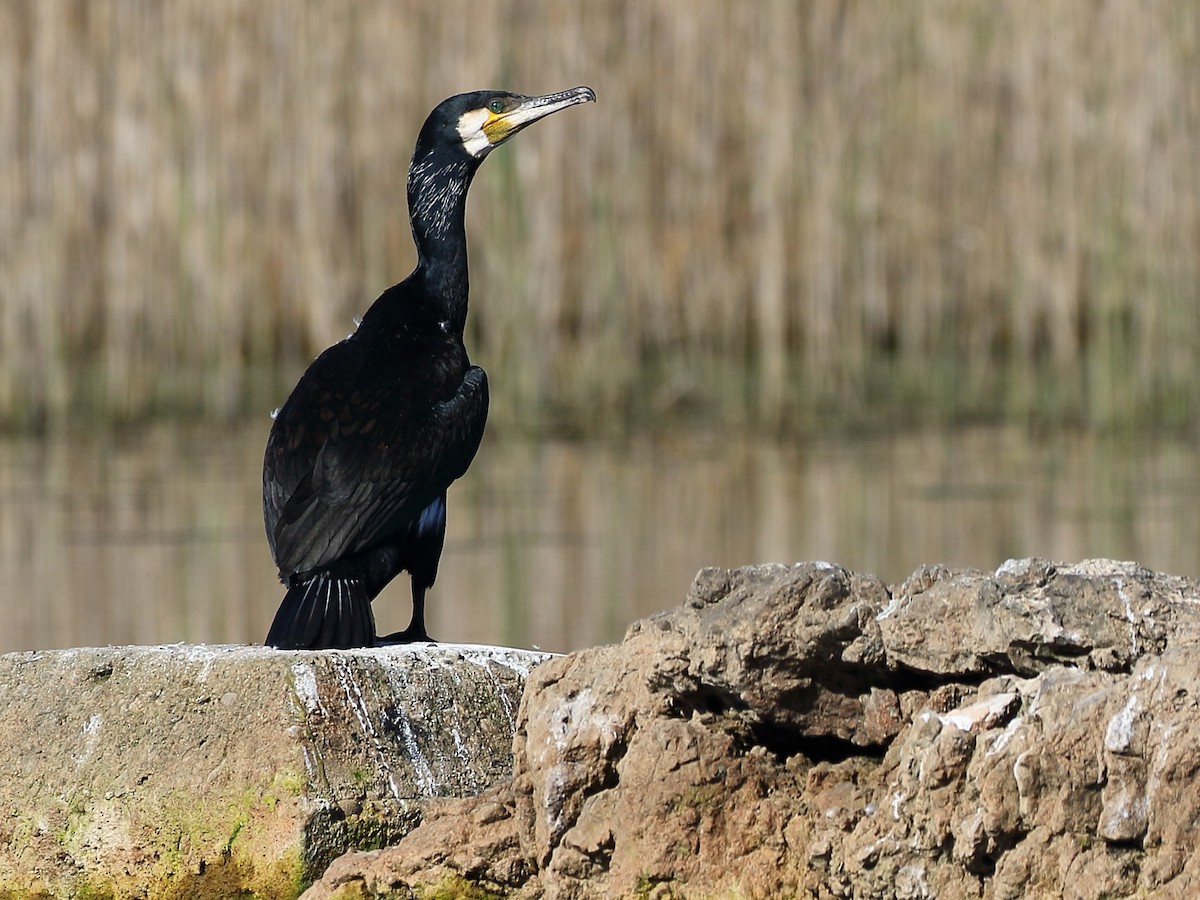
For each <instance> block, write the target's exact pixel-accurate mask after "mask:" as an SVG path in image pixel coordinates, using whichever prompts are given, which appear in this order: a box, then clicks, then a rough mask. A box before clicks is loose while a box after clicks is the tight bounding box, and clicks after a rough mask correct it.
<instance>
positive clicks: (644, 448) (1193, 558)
mask: <svg viewBox="0 0 1200 900" xmlns="http://www.w3.org/2000/svg"><path fill="white" fill-rule="evenodd" d="M268 425H269V423H265V422H255V423H253V424H252V425H248V426H246V427H244V428H239V429H229V428H223V429H217V430H212V429H205V430H199V429H188V428H181V427H178V426H171V427H160V428H157V429H155V430H148V431H139V432H137V433H135V434H126V435H121V436H112V435H108V436H103V437H99V436H73V437H71V438H70V439H63V440H53V441H45V440H18V439H4V440H3V442H0V651H7V650H18V649H36V648H50V647H68V646H84V645H104V644H151V643H172V642H176V641H188V642H232V643H257V642H260V641H261V640H262V638H263V636H264V635H265V634H266V630H267V626H268V625H269V624H270V620H271V617H272V615H273V613H274V611H275V607H276V605H277V604H278V603H279V600H280V598H281V597H282V593H283V592H282V589H281V587H280V586H279V584H278V583H277V581H276V579H275V572H274V569H273V566H272V564H271V561H270V556H269V553H268V551H267V545H266V539H265V538H264V536H263V532H262V518H261V507H260V497H259V490H260V486H259V477H260V465H261V458H262V456H261V454H262V447H263V443H264V441H265V439H266V433H267V429H268ZM1194 443H1195V442H1190V441H1182V440H1154V441H1138V442H1132V441H1126V442H1114V441H1111V440H1105V439H1101V438H1097V437H1094V436H1089V435H1061V436H1056V437H1054V438H1051V439H1048V440H1042V441H1032V440H1030V439H1029V438H1028V437H1027V436H1026V435H1025V434H1024V433H1023V432H1021V431H1018V430H1001V429H977V430H970V431H960V432H953V433H945V432H938V433H921V434H900V435H892V436H887V437H872V438H869V439H862V438H839V439H828V440H821V441H817V442H805V443H802V444H798V445H788V444H780V443H772V442H759V441H744V440H734V441H731V442H729V441H721V440H714V439H711V438H708V439H706V438H699V437H695V436H693V435H678V436H675V437H671V438H654V439H649V438H647V439H640V440H634V441H631V442H622V443H617V444H598V445H597V444H575V443H563V442H545V443H538V444H530V443H521V442H515V441H511V442H509V441H501V440H498V439H494V438H492V437H490V436H489V437H488V438H485V440H484V445H483V447H482V448H481V450H480V454H479V457H478V459H477V460H476V462H475V464H474V465H473V466H472V468H471V470H470V472H469V473H468V474H467V476H466V477H465V478H464V479H463V480H461V481H460V482H458V483H457V484H456V485H455V486H454V487H453V488H452V489H451V491H450V519H449V533H448V536H447V542H446V551H445V554H444V556H443V557H442V567H441V572H440V575H439V578H438V582H437V584H436V585H435V586H434V589H433V591H432V592H431V594H430V598H429V599H430V610H429V626H430V631H431V632H432V633H433V634H434V635H435V636H436V637H439V638H441V639H443V640H451V641H466V642H480V643H504V644H509V645H513V646H519V647H534V646H536V647H541V648H543V649H548V650H557V651H568V650H572V649H576V648H579V647H583V646H588V645H593V644H597V643H603V642H608V641H613V640H617V639H619V638H620V636H621V634H622V633H623V632H624V630H625V628H626V627H627V626H628V625H629V623H630V622H632V621H633V620H635V619H637V618H639V617H642V616H645V615H647V614H649V613H652V612H655V611H657V610H660V609H665V608H668V607H671V606H675V605H677V604H678V603H680V602H681V601H682V600H683V598H684V596H685V594H686V592H687V589H688V585H689V584H690V583H691V580H692V577H693V575H694V574H695V573H696V571H697V570H698V569H700V568H701V567H703V566H708V565H720V566H736V565H743V564H746V563H755V562H794V561H797V560H811V559H823V560H829V561H832V562H837V563H841V564H842V565H845V566H847V567H848V568H852V569H855V570H858V571H861V572H870V573H874V574H877V575H879V576H881V577H882V578H884V579H885V580H886V581H888V582H896V581H900V580H902V579H903V578H905V577H906V576H907V575H908V574H909V573H911V572H912V570H913V569H915V568H916V567H918V566H919V565H921V564H923V563H932V562H940V563H946V564H949V565H955V566H975V567H979V568H983V569H994V568H995V567H996V566H997V565H999V564H1000V563H1001V562H1003V561H1004V560H1005V559H1008V558H1011V557H1022V556H1044V557H1048V558H1051V559H1059V560H1078V559H1083V558H1087V557H1093V556H1106V557H1113V558H1119V559H1134V560H1137V561H1139V562H1141V563H1143V564H1145V565H1147V566H1150V567H1152V568H1156V569H1161V570H1164V571H1169V572H1174V573H1176V574H1182V575H1189V576H1193V577H1196V576H1200V560H1198V555H1200V485H1198V479H1197V477H1196V473H1197V471H1198V464H1200V452H1198V451H1197V449H1196V447H1195V446H1194V445H1193V444H1194ZM408 591H409V589H408V576H407V575H404V576H402V577H401V578H399V579H397V581H396V582H394V583H393V584H392V585H391V586H390V587H389V588H388V589H387V590H386V591H385V592H384V593H383V595H382V596H381V597H380V598H379V599H378V600H377V601H376V603H375V609H376V617H377V620H378V624H379V628H380V631H381V632H385V631H393V630H397V629H400V628H403V627H404V626H405V625H406V624H407V623H408V615H409V593H408Z"/></svg>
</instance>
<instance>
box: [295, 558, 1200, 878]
mask: <svg viewBox="0 0 1200 900" xmlns="http://www.w3.org/2000/svg"><path fill="white" fill-rule="evenodd" d="M1198 641H1200V584H1197V583H1196V582H1193V581H1189V580H1186V579H1182V578H1174V577H1170V576H1165V575H1158V574H1154V573H1151V572H1149V571H1147V570H1145V569H1141V568H1139V567H1137V566H1135V565H1133V564H1129V563H1115V562H1110V561H1103V560H1097V561H1087V562H1083V563H1080V564H1077V565H1059V564H1052V563H1047V562H1044V561H1041V560H1023V561H1016V562H1009V563H1006V564H1005V565H1003V566H1001V567H1000V569H998V570H997V571H996V572H995V573H990V574H989V573H983V572H978V571H954V570H949V569H946V568H941V567H926V568H923V569H921V570H919V571H918V572H917V573H915V574H914V575H913V576H912V577H911V578H909V579H908V580H907V581H906V582H904V583H903V584H901V585H898V586H895V587H892V588H888V587H886V586H885V585H883V584H882V583H880V582H879V581H877V580H875V579H872V578H869V577H863V576H858V575H855V574H853V573H850V572H847V571H845V570H844V569H841V568H839V567H837V566H831V565H827V564H798V565H794V566H761V567H752V568H746V569H739V570H733V571H727V570H719V569H708V570H704V571H702V572H701V573H700V574H699V575H698V576H697V578H696V582H695V584H694V585H693V587H692V590H691V592H690V594H689V595H688V598H687V601H686V603H685V604H684V605H683V606H682V607H681V608H678V609H676V610H673V611H670V612H668V613H664V614H660V615H658V616H655V617H652V618H650V619H647V620H644V621H642V622H639V623H636V624H635V625H634V626H633V627H631V628H630V629H629V632H628V633H627V634H626V637H625V639H624V641H623V642H622V643H621V644H620V645H618V646H613V647H600V648H595V649H590V650H584V651H581V652H579V653H575V654H572V655H570V656H566V657H561V658H556V659H553V660H550V661H549V662H547V663H546V664H544V665H542V666H539V667H538V668H537V669H536V670H534V671H533V672H532V673H531V675H530V679H529V681H528V683H527V686H526V691H525V694H524V697H523V698H522V701H521V707H520V712H519V716H518V725H517V730H516V736H515V738H514V742H513V749H514V774H513V777H512V779H511V780H510V781H507V782H504V783H501V784H499V785H497V786H496V787H493V788H492V789H490V790H489V791H488V792H486V793H485V794H484V795H482V796H480V797H477V798H468V799H462V800H453V801H442V802H439V803H438V804H437V806H436V807H431V808H430V810H429V811H428V814H427V815H426V818H425V820H424V822H423V823H422V825H421V826H420V827H418V828H417V829H415V830H414V831H413V832H411V833H410V834H408V835H407V836H406V837H405V838H403V839H402V840H401V841H400V843H399V844H398V845H397V846H395V847H390V848H387V849H384V850H381V851H376V852H373V853H370V854H361V853H351V854H348V855H347V856H345V857H343V858H342V859H340V860H338V861H336V862H335V863H334V865H333V866H331V867H330V870H329V872H328V873H327V874H326V876H325V877H324V878H322V879H321V880H320V881H318V882H317V883H316V884H314V885H313V886H312V888H310V890H309V891H308V892H307V893H306V894H305V898H306V900H321V898H332V897H341V898H349V897H385V896H386V897H407V896H410V895H412V894H410V892H414V893H415V894H419V895H421V896H430V895H433V896H436V895H438V894H437V892H438V891H439V890H440V891H443V892H445V894H444V895H446V896H497V895H498V896H509V897H517V898H525V897H528V898H533V897H543V896H545V897H555V898H593V897H595V898H601V897H612V896H645V897H710V896H741V897H764V898H765V897H779V896H811V897H847V898H923V897H937V898H959V897H963V898H965V897H972V898H980V897H982V898H1018V897H1056V898H1057V897H1078V898H1083V897H1097V896H1112V897H1125V896H1153V897H1188V896H1200V857H1198V856H1197V855H1196V854H1195V853H1194V839H1193V833H1194V827H1195V823H1196V822H1197V821H1200V783H1198V782H1197V774H1198V773H1200V749H1198V748H1200V665H1198V664H1197V662H1196V659H1197V651H1198V648H1197V643H1198ZM472 892H474V893H472Z"/></svg>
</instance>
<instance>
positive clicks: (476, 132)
mask: <svg viewBox="0 0 1200 900" xmlns="http://www.w3.org/2000/svg"><path fill="white" fill-rule="evenodd" d="M488 118H489V116H488V111H487V110H486V109H472V110H470V111H469V112H465V113H463V114H462V115H461V116H459V117H458V136H459V137H460V138H462V142H463V147H465V148H466V151H467V152H468V153H470V154H471V155H472V156H474V157H476V158H478V157H480V156H483V155H484V154H485V153H487V152H488V151H489V150H491V149H492V142H491V141H489V140H488V136H487V135H486V134H484V131H483V126H484V124H485V123H486V122H487V120H488Z"/></svg>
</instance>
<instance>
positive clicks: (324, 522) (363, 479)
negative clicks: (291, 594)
mask: <svg viewBox="0 0 1200 900" xmlns="http://www.w3.org/2000/svg"><path fill="white" fill-rule="evenodd" d="M331 349H332V348H331ZM327 352H328V351H327ZM318 362H320V360H319V361H318ZM314 365H315V364H314ZM315 383H316V384H320V381H319V380H317V381H316V382H315ZM318 399H319V398H318ZM291 402H292V401H291V399H289V404H290V403H291ZM487 405H488V391H487V377H486V376H485V375H484V373H483V370H482V369H479V368H477V367H471V368H469V369H468V370H467V372H466V375H465V377H464V378H463V380H462V383H461V385H460V386H459V388H458V390H457V391H456V392H455V393H454V394H453V395H451V396H449V397H448V398H447V399H445V400H441V401H434V402H431V403H422V404H410V403H403V402H395V397H394V394H393V391H392V386H387V385H384V386H382V387H381V389H380V390H378V391H363V390H357V391H352V392H350V393H349V394H347V395H346V396H344V397H339V396H338V394H337V388H334V390H333V392H332V393H331V394H329V396H327V397H325V398H324V400H323V402H321V408H322V409H325V410H336V414H334V415H330V413H329V412H326V415H327V416H328V417H329V418H328V421H327V422H320V417H319V416H317V417H316V418H315V419H314V418H313V417H312V414H311V411H310V412H309V413H308V415H304V414H303V412H304V410H303V409H302V408H301V409H300V410H298V412H297V414H295V415H288V414H289V413H291V410H288V409H287V408H286V407H285V409H284V410H282V411H281V413H280V416H279V417H278V418H277V419H276V427H275V428H273V429H272V434H271V439H270V440H269V441H268V446H267V462H266V465H265V466H264V490H263V502H264V508H265V512H266V522H267V536H268V539H269V540H270V543H271V549H272V552H273V553H274V555H275V562H276V564H277V565H278V566H279V569H280V571H281V572H282V573H284V574H291V573H296V572H307V571H311V570H313V569H317V568H320V567H323V566H326V565H329V564H330V563H333V562H335V561H337V560H339V559H341V558H343V557H346V556H350V555H353V554H356V553H360V552H362V551H364V550H369V549H372V548H374V547H377V546H380V545H382V544H385V543H387V542H388V540H390V539H391V538H392V537H394V536H395V534H397V533H398V532H400V531H401V530H403V529H404V528H405V527H407V525H408V524H409V522H410V520H412V519H414V518H415V517H416V516H418V515H420V513H421V511H422V510H423V509H425V507H427V506H428V505H429V504H430V503H431V502H432V501H433V500H434V499H435V498H436V497H437V496H438V495H439V494H441V493H442V492H443V491H444V490H445V489H446V488H447V487H448V486H449V485H450V483H451V482H452V481H454V479H456V478H458V477H459V476H460V475H462V474H463V472H465V471H466V469H467V466H468V465H470V463H471V460H472V459H473V458H474V456H475V451H476V450H477V449H478V448H479V441H480V439H481V438H482V436H483V426H484V422H485V420H486V418H487ZM297 431H300V432H301V433H300V434H299V435H298V436H297V434H296V432H297ZM277 433H278V434H277Z"/></svg>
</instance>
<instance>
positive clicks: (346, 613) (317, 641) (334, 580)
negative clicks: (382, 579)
mask: <svg viewBox="0 0 1200 900" xmlns="http://www.w3.org/2000/svg"><path fill="white" fill-rule="evenodd" d="M265 643H266V645H267V646H268V647H277V648H279V649H280V650H331V649H341V650H346V649H350V648H352V647H373V646H374V645H375V615H374V613H372V612H371V598H370V596H369V595H368V594H367V589H366V587H364V586H363V583H362V582H361V581H360V580H359V579H357V578H339V577H337V576H335V575H331V574H329V573H328V572H320V573H318V574H316V575H313V576H312V577H311V578H308V579H306V580H304V581H301V582H297V583H296V584H294V585H292V586H291V587H290V588H288V592H287V594H286V595H285V596H284V598H283V602H282V603H280V604H279V611H278V612H276V613H275V621H274V622H272V623H271V630H270V631H269V632H268V633H267V640H266V642H265Z"/></svg>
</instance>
